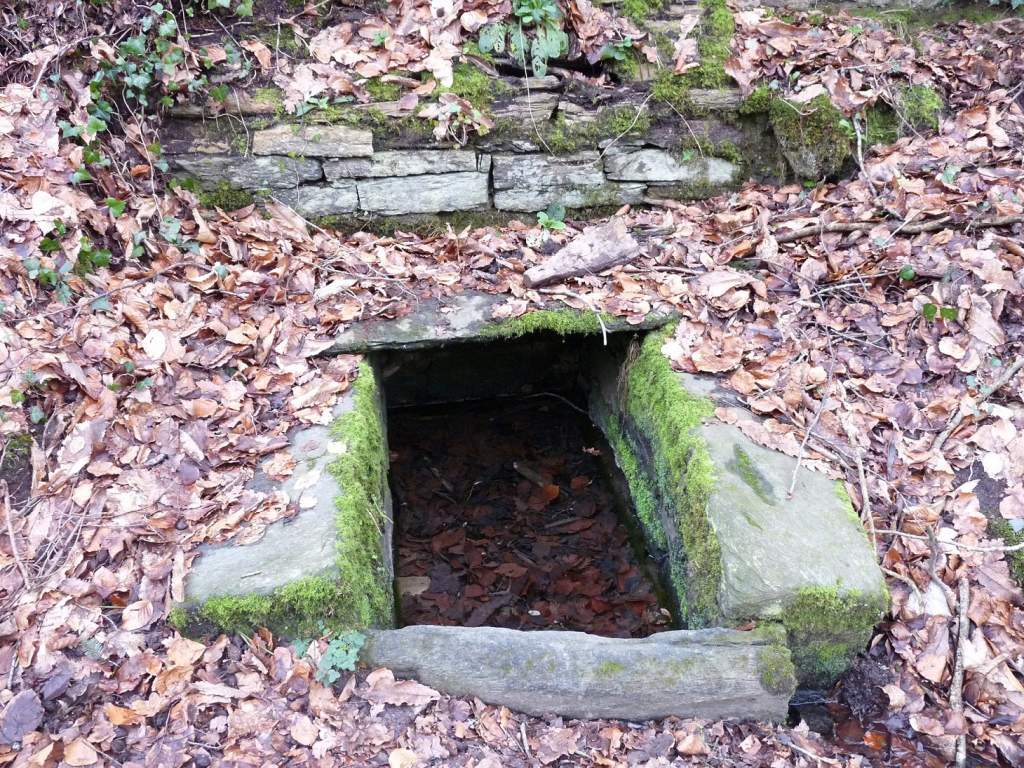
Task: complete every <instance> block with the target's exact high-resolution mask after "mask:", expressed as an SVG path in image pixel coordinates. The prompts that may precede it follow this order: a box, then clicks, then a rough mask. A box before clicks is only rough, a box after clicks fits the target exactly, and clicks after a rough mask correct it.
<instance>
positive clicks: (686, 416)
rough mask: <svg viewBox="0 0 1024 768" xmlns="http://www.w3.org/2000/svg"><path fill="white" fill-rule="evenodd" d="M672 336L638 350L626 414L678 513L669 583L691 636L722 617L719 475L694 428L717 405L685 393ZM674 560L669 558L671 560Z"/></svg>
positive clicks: (663, 334)
mask: <svg viewBox="0 0 1024 768" xmlns="http://www.w3.org/2000/svg"><path fill="white" fill-rule="evenodd" d="M671 333H672V329H671V328H668V329H665V330H663V331H660V332H655V333H651V334H649V335H648V336H647V338H646V339H644V341H643V343H642V344H641V345H640V349H639V353H638V354H637V356H636V359H635V360H634V361H633V362H632V364H631V365H630V366H629V370H628V373H627V375H626V392H625V401H626V413H627V414H628V416H629V418H630V420H631V421H632V422H633V423H634V424H635V425H636V427H637V429H638V430H639V431H640V432H641V433H642V434H643V435H645V437H646V438H647V439H648V440H649V441H650V443H651V453H652V458H653V466H654V475H655V478H654V483H655V486H656V490H657V493H658V495H659V496H660V497H661V499H662V500H663V503H667V505H668V506H669V508H670V509H671V510H672V511H673V513H674V515H675V517H676V519H675V525H676V528H677V531H678V535H679V540H680V543H681V548H680V552H679V553H678V554H677V555H676V556H677V558H681V560H682V562H676V563H670V570H671V571H672V573H670V578H672V580H673V587H674V589H675V591H676V592H677V594H678V596H679V598H680V602H681V603H682V606H681V607H682V608H683V610H684V611H685V612H686V615H685V616H682V617H681V619H682V620H683V622H684V625H685V626H688V627H690V628H695V627H703V626H709V625H711V624H714V623H715V622H716V621H717V619H718V617H719V610H718V605H717V593H718V585H719V582H720V581H721V577H722V562H721V552H720V549H719V545H718V539H717V536H716V535H715V531H714V528H713V527H712V525H711V523H710V521H709V520H708V516H707V506H708V500H709V499H710V497H711V493H712V491H713V490H714V485H715V472H714V467H713V466H712V463H711V457H710V455H709V454H708V451H707V447H706V445H705V443H704V441H703V438H702V437H701V436H700V435H699V434H698V433H697V427H699V426H700V423H701V421H702V420H703V419H705V418H707V417H709V416H711V415H712V414H713V413H714V404H713V403H712V402H711V401H710V400H708V399H706V398H701V397H697V396H695V395H693V394H691V393H689V392H687V391H686V390H685V389H684V388H683V387H681V386H680V385H679V381H678V379H677V378H676V374H675V372H674V371H673V370H672V367H671V365H670V363H669V361H668V359H667V358H666V357H665V356H664V355H663V354H662V352H661V347H662V345H663V344H664V342H665V340H666V338H667V337H668V336H669V335H670V334H671ZM672 554H673V553H671V552H670V555H672Z"/></svg>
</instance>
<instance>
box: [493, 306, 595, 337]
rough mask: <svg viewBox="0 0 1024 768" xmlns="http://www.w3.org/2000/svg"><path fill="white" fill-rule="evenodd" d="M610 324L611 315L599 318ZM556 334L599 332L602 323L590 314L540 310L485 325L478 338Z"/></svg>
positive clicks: (573, 311)
mask: <svg viewBox="0 0 1024 768" xmlns="http://www.w3.org/2000/svg"><path fill="white" fill-rule="evenodd" d="M602 319H603V320H604V321H605V323H608V322H611V321H612V318H611V316H608V315H605V316H603V318H602ZM541 332H548V333H557V334H559V335H560V336H568V335H571V334H576V333H584V334H585V333H591V334H593V333H601V322H600V321H599V320H598V319H597V315H595V314H594V313H593V312H579V311H577V310H575V309H539V310H536V311H534V312H527V313H526V314H525V315H520V316H519V317H513V318H510V319H508V320H499V321H497V322H494V323H490V324H488V325H485V326H484V327H483V328H481V330H480V335H481V336H488V337H493V338H502V339H514V338H518V337H520V336H526V335H527V334H530V333H541Z"/></svg>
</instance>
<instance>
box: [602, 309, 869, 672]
mask: <svg viewBox="0 0 1024 768" xmlns="http://www.w3.org/2000/svg"><path fill="white" fill-rule="evenodd" d="M673 330H674V328H673V327H672V326H670V327H668V328H665V329H663V330H662V331H659V332H655V333H651V334H649V335H648V336H647V338H646V339H645V340H644V341H643V343H642V344H641V345H640V348H639V351H638V354H637V355H636V356H635V358H634V359H632V360H627V363H626V365H627V368H626V370H624V371H623V372H622V375H623V376H624V379H623V387H622V389H623V391H622V392H621V395H622V396H623V397H624V401H625V407H624V412H623V413H622V414H615V413H611V412H604V413H601V412H600V411H601V409H592V410H593V411H595V415H596V416H597V417H598V418H596V419H595V421H597V423H598V426H599V427H600V428H601V429H602V431H603V432H604V433H605V435H606V437H607V439H608V441H609V443H610V445H611V446H612V449H613V452H614V453H615V460H616V463H617V464H618V465H619V467H620V469H621V470H622V471H623V474H624V475H625V477H626V480H627V483H628V485H629V487H630V493H631V496H632V501H633V505H634V507H635V508H636V510H637V515H638V518H639V520H640V524H641V526H642V527H643V528H644V532H645V536H646V537H647V539H648V542H649V543H652V544H653V546H654V548H655V549H656V550H660V551H661V552H662V553H663V556H665V557H666V558H667V564H668V572H669V573H668V576H669V579H668V580H669V586H670V587H671V591H672V593H673V597H674V598H675V599H676V601H677V605H676V607H677V610H679V612H680V616H681V618H682V619H683V621H684V623H685V625H686V626H690V627H695V626H696V627H707V626H712V625H726V626H728V625H730V624H733V625H738V624H740V623H742V622H743V621H744V620H745V619H748V618H755V619H761V620H763V621H766V622H774V621H779V622H780V623H781V625H782V627H784V628H785V631H786V635H787V637H788V640H789V647H790V648H791V649H792V658H793V663H794V664H795V666H796V669H797V677H798V679H799V681H800V684H801V685H802V686H805V687H812V688H827V687H829V686H830V685H831V684H832V683H833V682H834V681H835V679H836V678H837V677H838V676H839V675H841V674H842V673H843V672H844V671H845V670H846V669H847V667H848V666H849V664H850V662H851V661H852V659H853V657H854V656H855V655H856V654H857V653H858V652H859V651H861V650H862V649H863V648H864V647H866V645H867V643H868V642H869V640H870V638H871V635H872V633H873V630H874V626H875V625H876V624H877V623H878V621H879V620H880V619H881V618H882V616H883V615H884V611H885V608H886V606H887V604H888V596H887V595H886V594H885V593H884V590H883V592H882V593H881V594H866V593H862V592H860V591H857V590H844V589H842V588H841V587H840V586H835V587H809V588H804V589H801V590H799V591H798V592H797V593H796V594H795V595H794V596H793V597H792V598H791V599H790V600H789V601H787V603H786V605H784V606H783V610H782V614H781V617H756V616H754V617H742V618H739V617H734V618H732V619H731V620H730V619H729V618H727V617H725V616H724V615H723V614H722V612H721V610H720V608H719V605H718V587H719V584H720V582H721V579H722V566H721V554H720V549H719V545H718V541H717V536H716V534H715V531H714V528H713V526H712V524H711V522H710V520H709V519H708V516H707V503H708V500H709V499H710V497H711V494H712V493H713V490H714V483H715V476H714V470H713V466H712V463H711V459H710V456H709V454H708V451H707V447H706V445H705V443H704V438H703V437H702V436H700V435H699V433H698V431H697V427H698V426H699V425H700V423H701V421H702V420H703V419H705V418H707V417H710V416H711V415H712V414H713V413H714V407H715V406H714V402H713V401H712V400H711V399H709V398H706V397H700V396H697V395H694V394H693V393H691V392H688V391H687V390H686V389H685V388H683V387H682V386H680V384H679V382H678V379H677V378H676V374H675V372H674V371H673V370H672V367H671V364H670V362H669V360H668V359H667V358H666V357H665V356H664V354H662V352H661V347H662V346H663V344H664V341H665V339H666V338H668V337H669V336H671V334H672V331H673ZM641 456H643V457H645V459H647V463H648V465H650V466H653V467H654V468H655V473H654V474H655V477H654V478H653V481H652V479H651V478H650V477H648V476H647V475H646V474H645V472H644V471H643V468H642V464H643V462H641V459H640V457H641ZM840 485H841V484H840ZM845 502H846V504H847V505H849V507H850V508H849V514H850V515H854V516H855V514H854V512H853V508H852V505H850V500H849V498H848V497H847V498H845ZM665 507H667V508H668V511H669V514H668V515H665V514H664V511H665ZM673 517H674V519H675V523H676V525H677V526H678V528H677V530H675V531H673V530H666V526H665V522H664V521H665V520H666V518H667V519H668V520H672V519H673ZM765 626H769V625H768V624H766V625H765Z"/></svg>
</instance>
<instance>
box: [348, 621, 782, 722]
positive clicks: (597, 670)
mask: <svg viewBox="0 0 1024 768" xmlns="http://www.w3.org/2000/svg"><path fill="white" fill-rule="evenodd" d="M360 658H361V660H362V661H363V662H364V663H366V664H369V665H371V666H375V667H387V668H388V669H391V670H392V671H393V672H394V673H395V674H396V675H398V676H406V677H413V678H415V679H417V680H419V681H420V682H422V683H424V684H426V685H429V686H431V687H434V688H437V689H439V690H441V691H444V692H445V693H449V694H452V695H456V696H475V697H477V698H479V699H481V700H482V701H485V702H487V703H489V704H501V705H504V706H507V707H510V708H511V709H515V710H518V711H520V712H525V713H527V714H531V715H543V714H557V715H562V716H564V717H579V718H615V719H622V720H649V719H657V718H662V717H668V716H671V715H675V716H679V717H701V718H707V719H709V720H717V719H719V718H726V717H743V718H753V719H757V720H769V721H774V722H782V721H783V720H785V718H786V712H787V707H788V704H789V699H790V696H791V695H792V694H793V691H794V689H795V687H796V680H795V678H794V674H793V664H792V662H791V661H790V655H789V650H788V649H787V648H786V647H785V646H784V645H783V644H782V643H781V636H780V635H776V634H773V633H771V632H760V631H755V632H738V631H735V630H728V629H708V630H697V631H685V630H680V631H674V632H662V633H660V634H656V635H652V636H650V637H647V638H642V639H620V638H609V637H597V636H596V635H589V634H585V633H582V632H558V631H550V632H547V631H537V632H522V631H518V630H512V629H499V628H496V627H439V626H412V627H405V628H404V629H398V630H386V631H370V632H369V636H368V638H367V641H366V644H365V646H364V647H363V650H362V653H361V655H360Z"/></svg>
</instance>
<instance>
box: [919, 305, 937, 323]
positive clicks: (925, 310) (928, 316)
mask: <svg viewBox="0 0 1024 768" xmlns="http://www.w3.org/2000/svg"><path fill="white" fill-rule="evenodd" d="M921 314H922V315H924V319H925V320H927V321H928V322H931V321H932V320H934V319H935V318H936V317H937V316H938V314H939V308H938V306H936V305H935V304H932V303H930V302H929V303H928V304H925V305H924V306H923V307H921Z"/></svg>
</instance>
